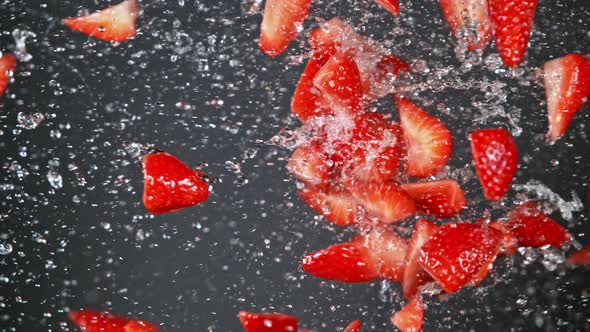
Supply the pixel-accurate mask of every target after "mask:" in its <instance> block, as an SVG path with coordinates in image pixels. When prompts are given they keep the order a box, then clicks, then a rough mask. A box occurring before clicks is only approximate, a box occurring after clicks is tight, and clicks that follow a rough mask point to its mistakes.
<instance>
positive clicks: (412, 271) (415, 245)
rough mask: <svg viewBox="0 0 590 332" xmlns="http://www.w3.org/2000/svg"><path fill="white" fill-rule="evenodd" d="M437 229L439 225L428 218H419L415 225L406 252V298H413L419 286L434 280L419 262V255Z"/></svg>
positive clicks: (403, 280)
mask: <svg viewBox="0 0 590 332" xmlns="http://www.w3.org/2000/svg"><path fill="white" fill-rule="evenodd" d="M437 230H438V227H437V226H436V225H435V224H434V223H432V222H430V221H428V220H426V219H418V221H417V222H416V225H414V232H413V233H412V238H411V239H410V243H409V244H408V251H407V252H406V258H405V262H406V268H405V270H404V277H403V279H402V289H403V292H404V297H405V298H406V299H411V298H412V297H413V296H414V295H416V292H417V291H418V287H420V286H422V285H424V284H425V283H427V282H429V281H432V280H433V279H432V277H431V276H430V275H429V274H428V273H427V272H426V271H424V269H423V268H422V267H421V266H420V264H418V257H419V255H420V249H421V248H422V246H423V245H424V243H426V242H427V241H428V240H429V239H430V237H431V236H432V235H434V234H435V233H436V231H437Z"/></svg>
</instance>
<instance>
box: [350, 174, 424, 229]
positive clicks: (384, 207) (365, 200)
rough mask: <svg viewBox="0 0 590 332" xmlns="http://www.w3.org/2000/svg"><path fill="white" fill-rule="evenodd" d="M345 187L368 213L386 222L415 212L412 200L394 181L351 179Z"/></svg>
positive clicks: (394, 220)
mask: <svg viewBox="0 0 590 332" xmlns="http://www.w3.org/2000/svg"><path fill="white" fill-rule="evenodd" d="M347 187H348V190H350V192H351V193H352V195H353V196H354V197H355V198H356V199H357V201H358V202H359V203H360V204H361V205H362V206H363V207H364V208H365V209H366V210H367V212H368V213H369V214H371V215H373V216H375V217H377V218H379V219H380V220H381V221H382V222H384V223H386V224H391V223H393V222H396V221H398V220H401V219H404V218H406V217H409V216H411V215H413V214H414V213H416V205H415V204H414V200H412V198H411V197H410V196H409V195H408V194H407V193H406V192H405V191H404V190H403V189H401V188H400V187H399V186H398V185H397V184H395V183H394V182H374V181H371V182H364V181H359V180H352V181H349V182H348V183H347Z"/></svg>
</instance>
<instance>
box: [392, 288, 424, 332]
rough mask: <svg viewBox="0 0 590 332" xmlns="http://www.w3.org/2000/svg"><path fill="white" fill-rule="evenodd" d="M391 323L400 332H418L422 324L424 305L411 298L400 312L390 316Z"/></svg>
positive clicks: (417, 298) (420, 301)
mask: <svg viewBox="0 0 590 332" xmlns="http://www.w3.org/2000/svg"><path fill="white" fill-rule="evenodd" d="M391 323H392V324H393V325H395V327H397V328H398V329H400V331H401V332H420V331H422V325H423V323H424V304H423V303H422V300H420V298H419V297H417V296H416V297H414V298H412V299H411V300H410V301H409V302H408V303H407V304H406V305H405V306H404V307H403V308H402V309H401V310H400V311H398V312H396V313H395V314H394V315H393V316H391Z"/></svg>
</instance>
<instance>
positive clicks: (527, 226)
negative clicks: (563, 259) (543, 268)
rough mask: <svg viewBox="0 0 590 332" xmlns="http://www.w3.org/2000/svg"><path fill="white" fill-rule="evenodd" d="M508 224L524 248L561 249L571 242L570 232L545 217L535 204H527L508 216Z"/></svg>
mask: <svg viewBox="0 0 590 332" xmlns="http://www.w3.org/2000/svg"><path fill="white" fill-rule="evenodd" d="M508 224H509V227H510V229H511V231H512V232H513V233H514V235H515V236H516V238H517V239H518V245H519V246H523V247H535V248H538V247H542V246H545V245H551V246H554V247H557V248H561V247H562V246H563V245H564V244H565V243H566V242H568V241H569V240H571V238H572V237H571V235H570V234H569V233H568V231H567V230H566V229H565V228H563V227H562V226H561V225H560V224H558V223H557V222H556V221H555V220H553V219H551V218H550V217H549V216H547V215H545V214H544V213H543V212H542V211H541V210H540V208H539V207H538V206H537V205H535V204H534V203H525V204H523V205H521V206H519V207H518V208H516V209H515V210H514V211H512V212H511V213H510V214H509V215H508Z"/></svg>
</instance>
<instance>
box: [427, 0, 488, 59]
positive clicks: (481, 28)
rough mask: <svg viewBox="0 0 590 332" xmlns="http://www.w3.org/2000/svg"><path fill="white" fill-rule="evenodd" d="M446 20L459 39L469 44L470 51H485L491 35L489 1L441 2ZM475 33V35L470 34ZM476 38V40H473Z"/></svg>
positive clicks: (441, 0) (462, 0)
mask: <svg viewBox="0 0 590 332" xmlns="http://www.w3.org/2000/svg"><path fill="white" fill-rule="evenodd" d="M439 2H440V7H441V9H442V12H443V15H444V17H445V20H446V21H447V23H448V24H449V27H450V28H451V31H452V32H453V35H455V37H456V38H457V39H463V40H465V41H466V42H467V47H468V50H469V51H474V50H477V49H480V50H482V51H483V50H484V49H485V47H486V45H487V44H488V41H489V40H490V35H491V24H490V19H489V18H488V0H460V1H457V0H440V1H439ZM471 31H475V33H470V32H471ZM473 37H475V38H473Z"/></svg>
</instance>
